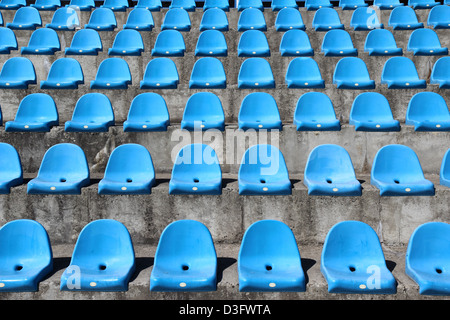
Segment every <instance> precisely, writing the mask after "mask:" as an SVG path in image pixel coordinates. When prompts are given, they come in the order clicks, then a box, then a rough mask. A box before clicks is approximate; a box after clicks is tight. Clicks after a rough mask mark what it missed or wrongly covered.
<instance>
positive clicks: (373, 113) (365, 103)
mask: <svg viewBox="0 0 450 320" xmlns="http://www.w3.org/2000/svg"><path fill="white" fill-rule="evenodd" d="M386 118H389V119H392V118H393V116H392V111H391V107H390V106H389V101H388V100H387V99H386V97H385V96H383V95H382V94H381V93H379V92H363V93H360V94H359V95H358V96H357V97H356V98H355V100H353V104H352V109H351V110H350V120H353V119H354V120H367V119H370V120H373V121H376V120H377V119H380V120H382V119H386Z"/></svg>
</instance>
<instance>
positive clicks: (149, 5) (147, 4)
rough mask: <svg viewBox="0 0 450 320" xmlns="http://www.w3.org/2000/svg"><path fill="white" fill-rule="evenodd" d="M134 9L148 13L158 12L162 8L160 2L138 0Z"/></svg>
mask: <svg viewBox="0 0 450 320" xmlns="http://www.w3.org/2000/svg"><path fill="white" fill-rule="evenodd" d="M134 7H135V8H144V9H147V10H149V11H160V10H161V8H162V3H161V0H138V1H137V3H136V5H135V6H134Z"/></svg>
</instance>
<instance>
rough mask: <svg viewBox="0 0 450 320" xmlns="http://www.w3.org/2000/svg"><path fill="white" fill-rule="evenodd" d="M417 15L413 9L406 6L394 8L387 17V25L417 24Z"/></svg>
mask: <svg viewBox="0 0 450 320" xmlns="http://www.w3.org/2000/svg"><path fill="white" fill-rule="evenodd" d="M417 22H418V19H417V15H416V13H415V12H414V9H413V8H411V7H407V6H402V7H396V8H394V9H393V10H392V12H391V14H390V15H389V24H391V23H417Z"/></svg>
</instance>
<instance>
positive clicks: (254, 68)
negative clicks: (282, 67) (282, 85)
mask: <svg viewBox="0 0 450 320" xmlns="http://www.w3.org/2000/svg"><path fill="white" fill-rule="evenodd" d="M238 88H240V89H251V88H275V79H274V77H273V73H272V68H271V67H270V64H269V62H268V61H267V60H265V59H264V58H259V57H255V58H248V59H246V60H244V61H243V62H242V64H241V67H240V69H239V74H238Z"/></svg>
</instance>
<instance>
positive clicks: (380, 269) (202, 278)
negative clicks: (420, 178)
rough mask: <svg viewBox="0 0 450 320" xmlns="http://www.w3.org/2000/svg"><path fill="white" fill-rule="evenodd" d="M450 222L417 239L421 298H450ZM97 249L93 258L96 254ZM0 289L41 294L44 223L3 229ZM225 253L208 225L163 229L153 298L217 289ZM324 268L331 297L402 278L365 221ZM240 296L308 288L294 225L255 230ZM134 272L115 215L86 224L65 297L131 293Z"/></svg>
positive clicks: (331, 235) (351, 224) (411, 264)
mask: <svg viewBox="0 0 450 320" xmlns="http://www.w3.org/2000/svg"><path fill="white" fill-rule="evenodd" d="M449 234H450V225H448V224H447V223H444V222H427V223H424V224H422V225H419V226H418V227H417V228H416V229H415V230H414V232H413V233H412V235H411V236H410V239H409V243H408V247H407V252H406V254H405V262H406V267H405V273H406V274H407V275H408V276H409V277H410V278H411V279H412V280H413V281H414V282H415V283H417V284H418V285H419V292H420V294H423V295H449V294H450V290H449V284H450V278H449V276H448V274H447V273H448V270H447V269H448V261H449V250H448V249H449V248H450V238H449ZM93 253H94V254H93ZM0 256H1V261H2V262H1V264H0V284H1V285H0V291H2V292H24V291H38V290H39V284H40V282H42V281H43V280H44V279H45V278H46V277H48V276H49V275H50V274H51V273H52V271H53V251H52V245H51V242H50V238H49V236H48V233H47V231H46V229H45V228H44V227H43V226H42V225H41V224H40V223H39V222H37V221H34V220H29V219H18V220H12V221H10V222H7V223H6V224H5V225H3V226H2V228H1V229H0ZM217 260H218V257H217V253H216V248H215V245H214V240H213V237H212V235H211V232H210V231H209V229H208V227H207V226H206V225H205V224H203V223H202V222H199V221H196V220H191V219H185V220H176V221H174V222H172V223H170V224H169V225H167V226H166V228H165V229H164V230H163V232H162V233H161V235H160V238H159V242H158V246H157V248H156V252H155V256H154V263H153V267H152V271H151V273H150V277H149V278H150V279H149V280H150V291H152V292H169V291H172V292H173V291H175V292H176V291H178V292H195V291H215V290H217V283H218V277H217V273H218V263H217ZM320 269H321V272H322V275H323V277H324V278H325V280H326V281H327V283H328V292H330V293H346V294H395V293H396V292H397V282H396V279H395V278H394V276H393V274H392V271H391V270H390V269H388V267H387V264H386V260H385V257H384V253H383V248H382V246H381V243H380V240H379V238H378V235H377V234H376V232H375V231H374V230H373V229H372V227H371V226H369V225H368V224H366V223H364V222H361V221H354V220H347V221H341V222H339V223H337V224H335V225H334V226H333V227H332V228H331V229H330V230H329V232H328V234H327V236H326V238H325V242H324V244H323V248H322V254H321V258H320ZM237 271H238V280H239V291H240V292H305V291H306V284H307V280H306V273H305V271H304V268H303V266H302V260H301V255H300V250H299V247H298V244H297V241H296V239H295V235H294V233H293V232H292V230H291V229H290V227H289V226H288V225H287V224H286V223H284V222H282V221H279V220H271V219H265V220H259V221H256V222H254V223H253V224H251V225H250V226H249V227H248V228H247V229H246V231H245V233H244V236H243V238H242V240H241V244H240V249H239V254H238V257H237ZM135 272H136V261H135V249H134V245H133V241H132V238H131V235H130V233H129V231H128V229H127V228H126V226H125V225H124V224H122V223H121V222H119V221H118V220H113V219H99V220H94V221H92V222H90V223H88V224H87V225H85V226H84V228H83V229H82V231H81V232H80V234H79V236H78V239H77V241H76V244H75V247H74V249H73V252H72V257H71V260H70V264H69V265H68V266H67V267H66V269H65V270H64V272H63V274H62V275H61V279H60V290H61V291H74V292H76V291H100V292H101V291H127V290H128V288H129V282H130V280H131V277H132V276H133V275H134V273H135Z"/></svg>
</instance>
